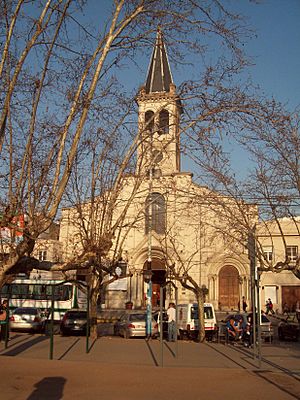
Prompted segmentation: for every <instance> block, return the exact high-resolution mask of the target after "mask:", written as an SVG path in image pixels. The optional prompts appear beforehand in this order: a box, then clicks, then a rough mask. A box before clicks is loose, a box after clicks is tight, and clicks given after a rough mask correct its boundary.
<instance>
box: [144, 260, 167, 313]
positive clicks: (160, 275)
mask: <svg viewBox="0 0 300 400" xmlns="http://www.w3.org/2000/svg"><path fill="white" fill-rule="evenodd" d="M144 268H147V261H146V263H145V265H144ZM151 270H152V279H151V280H152V307H159V305H160V287H161V286H162V285H164V284H165V283H166V265H165V262H164V261H162V260H160V259H159V258H153V259H152V261H151ZM165 290H166V289H165V288H164V291H165ZM165 297H166V296H165V293H164V296H163V298H164V299H165ZM163 305H164V304H163Z"/></svg>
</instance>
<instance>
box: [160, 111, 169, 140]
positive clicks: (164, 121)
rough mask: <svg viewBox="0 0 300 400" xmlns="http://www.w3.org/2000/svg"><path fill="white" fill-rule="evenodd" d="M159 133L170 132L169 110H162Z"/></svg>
mask: <svg viewBox="0 0 300 400" xmlns="http://www.w3.org/2000/svg"><path fill="white" fill-rule="evenodd" d="M159 133H160V135H162V134H166V133H169V113H168V111H167V110H161V112H160V113H159Z"/></svg>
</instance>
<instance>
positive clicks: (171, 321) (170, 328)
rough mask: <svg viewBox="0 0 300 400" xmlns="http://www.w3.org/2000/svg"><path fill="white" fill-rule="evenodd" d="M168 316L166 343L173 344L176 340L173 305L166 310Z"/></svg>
mask: <svg viewBox="0 0 300 400" xmlns="http://www.w3.org/2000/svg"><path fill="white" fill-rule="evenodd" d="M167 316H168V341H169V342H175V339H176V309H175V304H174V303H170V304H169V307H168V309H167Z"/></svg>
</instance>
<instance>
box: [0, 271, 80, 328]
mask: <svg viewBox="0 0 300 400" xmlns="http://www.w3.org/2000/svg"><path fill="white" fill-rule="evenodd" d="M52 290H53V295H52ZM52 296H53V297H52ZM5 298H6V299H7V298H8V299H9V308H10V309H11V310H14V309H15V308H17V307H38V308H40V309H41V310H42V311H48V312H50V311H51V305H52V299H53V300H54V320H55V321H60V320H61V319H62V317H63V316H64V314H65V312H66V311H67V310H70V309H71V308H81V309H86V307H87V294H86V290H85V288H84V287H83V286H82V285H76V284H75V283H73V282H72V283H71V282H64V281H62V280H44V279H26V278H18V279H15V280H14V281H13V282H12V283H10V284H7V285H4V286H3V288H2V289H1V299H2V300H3V299H5Z"/></svg>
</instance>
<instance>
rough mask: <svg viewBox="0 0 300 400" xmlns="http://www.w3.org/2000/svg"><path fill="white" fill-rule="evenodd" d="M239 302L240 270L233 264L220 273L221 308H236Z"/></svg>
mask: <svg viewBox="0 0 300 400" xmlns="http://www.w3.org/2000/svg"><path fill="white" fill-rule="evenodd" d="M238 303H239V272H238V270H237V269H236V268H235V267H233V266H232V265H226V266H224V267H223V268H222V269H221V271H220V273H219V306H220V309H221V310H236V309H238Z"/></svg>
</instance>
